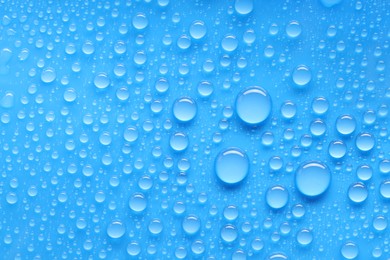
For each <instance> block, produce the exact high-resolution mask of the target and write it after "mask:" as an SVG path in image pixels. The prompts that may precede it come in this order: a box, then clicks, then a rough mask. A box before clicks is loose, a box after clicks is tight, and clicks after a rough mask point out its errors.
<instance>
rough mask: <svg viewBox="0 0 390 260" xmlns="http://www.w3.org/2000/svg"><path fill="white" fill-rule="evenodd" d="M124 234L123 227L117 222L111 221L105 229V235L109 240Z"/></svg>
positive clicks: (124, 228) (124, 229)
mask: <svg viewBox="0 0 390 260" xmlns="http://www.w3.org/2000/svg"><path fill="white" fill-rule="evenodd" d="M125 232H126V227H125V225H124V224H123V223H122V222H121V221H118V220H115V221H112V222H111V223H110V224H109V225H108V227H107V235H108V236H109V237H111V238H121V237H122V236H123V235H124V234H125Z"/></svg>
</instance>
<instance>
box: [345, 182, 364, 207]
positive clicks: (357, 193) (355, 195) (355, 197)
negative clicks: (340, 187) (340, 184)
mask: <svg viewBox="0 0 390 260" xmlns="http://www.w3.org/2000/svg"><path fill="white" fill-rule="evenodd" d="M367 197H368V191H367V188H366V186H365V185H364V184H363V183H359V182H358V183H355V184H352V185H351V186H350V187H349V189H348V198H349V199H350V200H351V201H352V202H354V203H362V202H364V201H365V200H366V199H367Z"/></svg>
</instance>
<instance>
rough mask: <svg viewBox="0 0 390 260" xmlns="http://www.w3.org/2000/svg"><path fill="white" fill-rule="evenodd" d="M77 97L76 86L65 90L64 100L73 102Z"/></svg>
mask: <svg viewBox="0 0 390 260" xmlns="http://www.w3.org/2000/svg"><path fill="white" fill-rule="evenodd" d="M76 98H77V92H76V90H75V89H74V88H67V89H66V90H65V92H64V100H65V101H66V102H73V101H75V100H76Z"/></svg>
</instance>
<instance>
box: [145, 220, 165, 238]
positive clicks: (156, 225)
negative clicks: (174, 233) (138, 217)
mask: <svg viewBox="0 0 390 260" xmlns="http://www.w3.org/2000/svg"><path fill="white" fill-rule="evenodd" d="M148 230H149V232H150V233H151V234H153V235H159V234H160V233H161V232H162V231H163V224H162V222H161V220H159V219H153V220H152V221H151V222H150V223H149V226H148Z"/></svg>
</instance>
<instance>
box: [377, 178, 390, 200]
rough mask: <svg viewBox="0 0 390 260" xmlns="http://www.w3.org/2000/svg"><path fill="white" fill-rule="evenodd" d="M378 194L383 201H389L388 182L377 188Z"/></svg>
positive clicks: (389, 188) (389, 183) (389, 189)
mask: <svg viewBox="0 0 390 260" xmlns="http://www.w3.org/2000/svg"><path fill="white" fill-rule="evenodd" d="M379 193H380V194H381V195H382V197H383V198H385V199H390V180H385V181H383V182H382V183H381V185H380V187H379Z"/></svg>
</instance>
